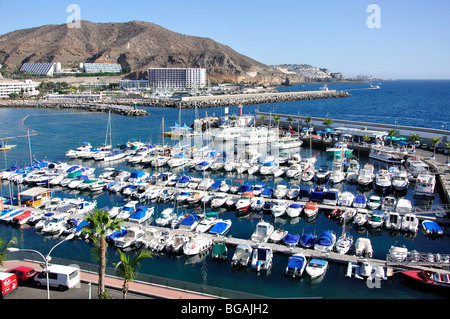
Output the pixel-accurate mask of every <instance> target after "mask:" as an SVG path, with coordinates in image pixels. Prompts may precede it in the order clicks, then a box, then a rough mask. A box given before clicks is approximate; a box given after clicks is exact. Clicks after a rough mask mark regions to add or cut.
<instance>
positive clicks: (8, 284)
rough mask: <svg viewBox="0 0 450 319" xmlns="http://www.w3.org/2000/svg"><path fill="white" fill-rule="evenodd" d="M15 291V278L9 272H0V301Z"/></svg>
mask: <svg viewBox="0 0 450 319" xmlns="http://www.w3.org/2000/svg"><path fill="white" fill-rule="evenodd" d="M16 289H17V277H16V275H15V274H11V273H9V272H0V299H1V298H4V297H5V296H6V295H8V294H10V293H12V292H13V291H15V290H16Z"/></svg>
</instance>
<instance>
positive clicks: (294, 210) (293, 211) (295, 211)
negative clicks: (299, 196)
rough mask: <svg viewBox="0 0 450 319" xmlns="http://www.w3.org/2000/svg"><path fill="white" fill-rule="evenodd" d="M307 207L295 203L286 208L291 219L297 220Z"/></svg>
mask: <svg viewBox="0 0 450 319" xmlns="http://www.w3.org/2000/svg"><path fill="white" fill-rule="evenodd" d="M304 207H305V206H304V205H302V204H300V203H299V202H293V203H291V204H290V205H289V206H288V207H287V208H286V215H288V216H289V217H291V218H296V217H298V216H300V214H301V213H302V211H303V208H304Z"/></svg>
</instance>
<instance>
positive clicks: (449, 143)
mask: <svg viewBox="0 0 450 319" xmlns="http://www.w3.org/2000/svg"><path fill="white" fill-rule="evenodd" d="M445 149H446V150H447V162H446V164H447V165H448V164H449V163H450V162H449V160H448V158H449V155H450V142H446V143H445Z"/></svg>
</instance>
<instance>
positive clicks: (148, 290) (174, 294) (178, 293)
mask: <svg viewBox="0 0 450 319" xmlns="http://www.w3.org/2000/svg"><path fill="white" fill-rule="evenodd" d="M39 264H40V263H38V262H31V261H25V260H7V261H5V262H4V263H3V267H2V268H1V269H0V270H1V271H6V270H8V269H11V268H14V267H17V266H28V267H32V268H34V269H36V271H40V270H41V266H40V265H39ZM80 276H81V281H83V282H86V283H93V284H95V285H97V283H98V274H97V273H91V272H87V271H83V270H81V271H80ZM122 285H123V279H121V278H118V277H112V276H106V277H105V286H106V287H113V288H115V289H119V290H121V289H122ZM129 292H133V293H139V294H142V295H147V296H148V297H149V298H162V299H217V298H216V297H214V296H209V295H202V294H199V293H195V292H188V291H183V290H178V289H172V288H169V287H160V286H156V285H152V284H148V283H145V282H131V283H130V284H129Z"/></svg>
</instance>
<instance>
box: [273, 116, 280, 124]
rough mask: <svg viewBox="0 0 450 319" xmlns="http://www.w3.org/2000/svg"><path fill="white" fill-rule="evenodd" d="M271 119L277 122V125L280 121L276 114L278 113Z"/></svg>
mask: <svg viewBox="0 0 450 319" xmlns="http://www.w3.org/2000/svg"><path fill="white" fill-rule="evenodd" d="M273 121H274V122H275V123H277V125H278V124H279V123H280V117H279V116H278V115H275V116H274V117H273Z"/></svg>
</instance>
